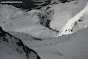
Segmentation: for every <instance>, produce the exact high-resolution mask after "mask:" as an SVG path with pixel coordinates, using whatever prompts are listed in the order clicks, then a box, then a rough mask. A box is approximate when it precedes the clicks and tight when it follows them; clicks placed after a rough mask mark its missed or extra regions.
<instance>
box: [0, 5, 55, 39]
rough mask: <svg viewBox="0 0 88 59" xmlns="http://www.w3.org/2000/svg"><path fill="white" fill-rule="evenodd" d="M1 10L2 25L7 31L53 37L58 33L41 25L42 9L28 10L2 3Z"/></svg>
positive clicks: (0, 23) (0, 22)
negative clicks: (40, 15)
mask: <svg viewBox="0 0 88 59" xmlns="http://www.w3.org/2000/svg"><path fill="white" fill-rule="evenodd" d="M0 10H1V11H0V15H1V16H0V25H1V27H2V28H3V30H5V31H14V32H24V33H26V34H29V35H31V36H34V37H37V38H39V37H40V38H44V37H52V36H54V35H55V34H56V32H54V31H52V30H50V29H48V28H47V27H45V26H42V25H40V19H39V17H38V13H40V12H41V11H40V10H32V11H29V12H26V11H22V10H20V9H18V8H15V7H13V6H11V5H0ZM44 33H47V34H44ZM51 33H52V34H51Z"/></svg>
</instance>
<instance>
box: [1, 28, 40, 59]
mask: <svg viewBox="0 0 88 59" xmlns="http://www.w3.org/2000/svg"><path fill="white" fill-rule="evenodd" d="M0 59H40V57H39V56H38V55H37V53H36V52H35V51H33V50H32V49H29V48H28V47H27V46H26V45H24V44H23V42H22V41H21V40H20V39H18V38H16V37H14V36H12V35H10V34H9V33H7V32H5V31H3V30H2V28H1V27H0Z"/></svg>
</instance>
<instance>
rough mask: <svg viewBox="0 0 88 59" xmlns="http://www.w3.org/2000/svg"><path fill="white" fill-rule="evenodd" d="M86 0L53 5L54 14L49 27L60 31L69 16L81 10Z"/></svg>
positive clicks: (87, 0) (71, 16)
mask: <svg viewBox="0 0 88 59" xmlns="http://www.w3.org/2000/svg"><path fill="white" fill-rule="evenodd" d="M87 2H88V0H76V1H72V2H69V3H59V4H57V5H54V6H53V9H54V15H53V17H52V20H51V22H50V28H52V29H54V30H57V31H60V30H61V29H62V27H64V26H65V24H66V23H67V22H68V21H69V20H70V19H71V18H73V17H74V16H75V15H76V14H78V13H79V12H80V11H81V10H83V8H84V7H85V6H86V4H87Z"/></svg>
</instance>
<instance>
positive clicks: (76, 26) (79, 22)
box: [56, 4, 88, 36]
mask: <svg viewBox="0 0 88 59" xmlns="http://www.w3.org/2000/svg"><path fill="white" fill-rule="evenodd" d="M87 18H88V4H87V5H86V6H85V8H84V9H83V10H81V11H80V12H79V13H78V14H77V15H75V16H74V17H73V18H71V19H70V20H69V21H68V22H67V24H66V25H65V26H64V27H63V28H62V29H61V30H60V33H59V34H57V35H56V36H60V35H63V34H65V35H67V34H70V33H73V32H74V31H77V30H81V29H84V28H87V27H88V20H87Z"/></svg>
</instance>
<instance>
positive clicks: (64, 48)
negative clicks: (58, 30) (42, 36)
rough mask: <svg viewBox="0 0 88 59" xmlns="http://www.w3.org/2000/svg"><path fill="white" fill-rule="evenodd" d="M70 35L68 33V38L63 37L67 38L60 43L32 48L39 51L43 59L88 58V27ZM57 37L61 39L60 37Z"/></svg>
mask: <svg viewBox="0 0 88 59" xmlns="http://www.w3.org/2000/svg"><path fill="white" fill-rule="evenodd" d="M70 35H71V36H70V37H69V35H67V38H63V39H64V40H67V41H65V42H61V41H60V43H57V44H52V45H48V46H40V47H31V48H32V49H34V50H35V51H37V53H38V54H39V56H40V57H41V58H42V59H87V58H88V28H87V29H83V30H80V31H78V32H75V33H73V34H70ZM62 37H64V36H62ZM57 38H58V41H59V40H60V38H59V37H57ZM53 39H54V38H53ZM47 41H48V40H47ZM48 42H49V41H48Z"/></svg>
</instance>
